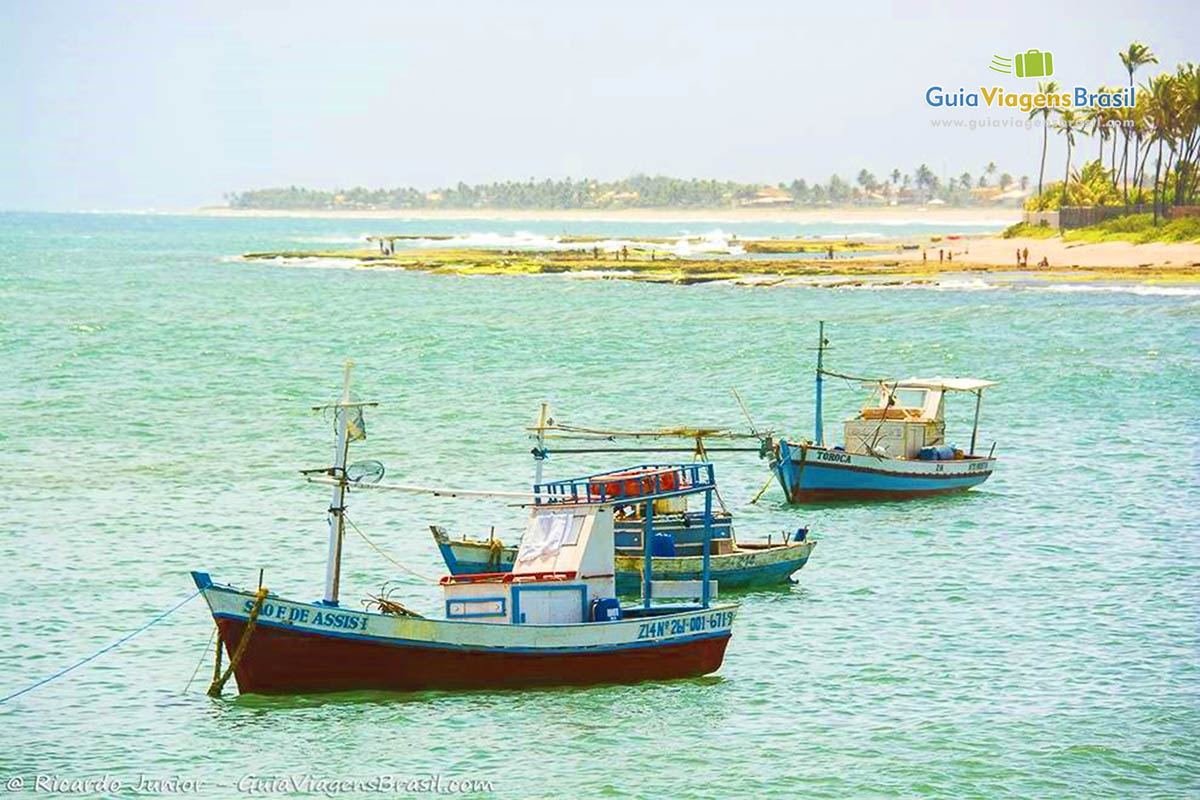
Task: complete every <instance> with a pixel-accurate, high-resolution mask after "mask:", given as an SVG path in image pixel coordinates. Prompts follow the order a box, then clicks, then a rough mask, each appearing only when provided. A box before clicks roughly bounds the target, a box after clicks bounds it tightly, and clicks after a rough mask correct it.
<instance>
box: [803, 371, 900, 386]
mask: <svg viewBox="0 0 1200 800" xmlns="http://www.w3.org/2000/svg"><path fill="white" fill-rule="evenodd" d="M820 373H821V374H822V375H828V376H830V377H831V378H845V379H846V380H848V381H858V382H859V383H889V382H890V380H891V379H890V378H860V377H858V376H857V375H843V374H842V373H840V372H830V371H829V370H827V369H823V370H820Z"/></svg>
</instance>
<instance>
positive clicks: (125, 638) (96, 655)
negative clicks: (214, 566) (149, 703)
mask: <svg viewBox="0 0 1200 800" xmlns="http://www.w3.org/2000/svg"><path fill="white" fill-rule="evenodd" d="M198 594H200V590H199V589H197V590H196V592H195V594H192V595H190V596H189V597H188V598H187V599H186V600H183V601H181V602H180V603H178V604H177V605H175V606H172V607H171V608H170V609H168V610H166V611H164V612H163V613H161V614H159V615H158V616H157V617H155V618H154V619H152V620H150V621H149V622H147V623H146V624H145V625H143V626H142V627H140V628H138V629H137V630H135V631H134V632H133V633H130V634H126V635H125V636H122V637H121V638H120V639H117V640H116V641H115V642H113V643H112V644H110V645H108V646H107V647H103V648H101V649H100V650H98V651H96V652H95V653H93V654H92V655H90V656H88V657H87V658H83V659H80V660H79V661H76V662H75V663H74V664H72V665H71V666H69V667H66V668H65V669H60V670H59V671H58V672H56V673H54V674H53V675H51V676H49V677H47V678H42V679H41V680H40V681H38V682H37V683H34V684H31V685H29V686H26V687H25V688H24V689H21V690H20V691H17V692H13V693H12V694H10V695H8V696H6V697H3V698H0V703H7V702H8V701H9V700H12V699H14V698H16V697H20V696H21V695H23V694H25V693H26V692H31V691H33V690H34V689H36V688H37V687H39V686H41V685H43V684H47V683H49V682H50V681H52V680H55V679H56V678H61V677H62V676H63V675H66V674H67V673H68V672H70V671H71V670H73V669H76V668H77V667H82V666H83V665H84V664H86V663H88V662H89V661H94V660H95V659H97V658H99V657H100V656H102V655H104V654H105V653H107V652H108V651H109V650H113V649H115V648H116V647H118V646H119V645H122V644H124V643H125V642H128V641H129V640H130V639H132V638H133V637H135V636H137V635H138V634H139V633H141V632H142V631H144V630H146V629H147V628H149V627H151V626H153V625H155V624H157V623H158V622H160V621H162V620H164V619H166V618H167V617H168V616H170V615H171V614H173V613H174V612H176V611H178V610H179V609H180V608H182V607H183V606H185V605H186V604H187V603H188V602H190V601H191V600H194V599H195V598H196V595H198Z"/></svg>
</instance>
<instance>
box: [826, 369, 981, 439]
mask: <svg viewBox="0 0 1200 800" xmlns="http://www.w3.org/2000/svg"><path fill="white" fill-rule="evenodd" d="M995 385H996V384H995V383H994V382H993V381H984V380H978V379H975V378H910V379H908V380H904V381H896V382H894V383H879V384H868V386H873V388H874V389H875V391H873V392H872V393H871V396H870V398H868V400H867V403H866V405H864V406H863V407H862V410H861V411H859V413H858V414H857V415H856V416H854V417H851V418H850V419H848V420H846V421H845V437H846V438H845V449H846V452H848V453H851V454H858V455H874V456H879V457H882V458H906V459H915V458H917V457H918V454H919V453H920V452H921V448H923V447H936V446H939V445H944V444H946V415H945V412H946V392H949V391H960V392H972V393H975V394H976V396H977V397H978V395H979V393H981V392H982V391H983V389H985V388H987V387H989V386H995Z"/></svg>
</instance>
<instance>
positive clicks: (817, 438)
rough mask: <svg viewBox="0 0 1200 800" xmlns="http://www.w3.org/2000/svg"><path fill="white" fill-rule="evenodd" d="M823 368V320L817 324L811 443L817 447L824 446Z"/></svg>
mask: <svg viewBox="0 0 1200 800" xmlns="http://www.w3.org/2000/svg"><path fill="white" fill-rule="evenodd" d="M824 366H825V322H824V320H822V321H819V322H818V323H817V408H816V412H815V414H814V416H815V417H816V431H815V432H814V435H813V442H814V443H815V444H816V445H817V447H824V446H825V430H824V426H823V425H822V423H821V391H822V384H824V382H825V381H824V376H823V375H822V371H823V370H824Z"/></svg>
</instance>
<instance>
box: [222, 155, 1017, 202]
mask: <svg viewBox="0 0 1200 800" xmlns="http://www.w3.org/2000/svg"><path fill="white" fill-rule="evenodd" d="M1028 185H1029V179H1028V178H1027V177H1022V178H1020V179H1019V180H1018V179H1016V178H1013V176H1012V175H1010V174H1008V173H1006V172H1005V173H1001V172H999V171H998V170H997V168H996V165H995V164H994V163H989V164H987V165H986V166H984V167H982V168H981V169H980V171H979V173H978V176H977V177H975V176H972V175H971V174H970V173H969V172H963V173H962V174H961V175H958V176H954V177H949V178H946V179H942V178H939V177H938V176H936V175H934V173H933V171H932V170H930V169H929V167H928V166H926V165H925V164H921V165H919V166H918V167H916V168H915V169H913V170H912V171H911V172H902V171H901V170H900V169H898V168H897V169H893V170H892V171H891V172H890V173H888V174H886V175H884V176H883V177H882V178H877V177H876V176H875V174H874V173H872V172H871V171H869V170H867V169H863V170H860V171H859V173H858V175H857V176H856V177H855V179H854V180H853V181H849V180H846V179H845V178H843V177H841V176H840V175H833V176H831V177H830V178H829V180H828V181H827V182H825V183H821V182H813V183H808V182H807V181H804V180H801V179H797V180H793V181H791V182H790V183H783V182H781V183H777V184H774V185H772V184H752V183H737V182H735V181H717V180H702V179H698V178H692V179H690V180H687V179H681V178H672V177H666V176H662V175H656V176H650V175H634V176H633V177H631V178H626V179H624V180H618V181H600V180H596V179H582V180H573V179H571V178H565V179H562V180H551V179H545V180H541V181H537V180H534V179H532V178H531V179H529V180H528V181H504V182H499V183H488V184H475V185H467V184H465V183H459V184H458V185H457V186H453V187H445V188H440V189H433V190H430V191H424V190H421V189H415V188H412V187H403V188H397V189H368V188H365V187H362V186H356V187H354V188H348V189H334V190H319V189H306V188H303V187H299V186H288V187H282V188H273V189H252V190H249V191H245V192H237V193H234V194H231V195H227V197H226V200H227V201H228V203H229V206H230V207H231V208H242V209H279V210H293V209H339V208H344V209H353V208H360V209H371V208H375V209H403V208H459V209H469V208H505V209H520V208H529V209H572V208H581V209H587V208H729V207H749V208H755V207H767V208H769V207H796V206H827V205H848V204H853V205H896V204H906V203H922V202H929V201H930V200H935V199H938V200H941V201H942V202H944V203H947V204H952V205H971V204H990V203H994V202H996V201H997V198H998V197H999V196H1000V195H1002V194H1004V193H1005V192H1010V193H1011V192H1016V191H1022V192H1023V191H1024V190H1025V189H1026V188H1027V187H1028ZM1018 187H1019V188H1018Z"/></svg>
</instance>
